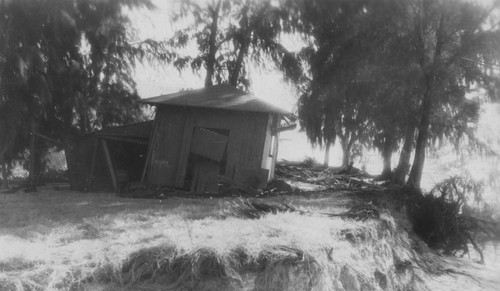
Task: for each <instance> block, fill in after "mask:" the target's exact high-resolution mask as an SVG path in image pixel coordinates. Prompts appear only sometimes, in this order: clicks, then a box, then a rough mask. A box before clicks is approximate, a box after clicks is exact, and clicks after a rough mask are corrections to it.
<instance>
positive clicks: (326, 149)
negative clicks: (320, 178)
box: [323, 141, 332, 167]
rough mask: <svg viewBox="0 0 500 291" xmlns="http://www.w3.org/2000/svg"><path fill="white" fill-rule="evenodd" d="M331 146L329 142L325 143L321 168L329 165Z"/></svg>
mask: <svg viewBox="0 0 500 291" xmlns="http://www.w3.org/2000/svg"><path fill="white" fill-rule="evenodd" d="M331 145H332V142H331V141H327V142H326V146H325V160H324V161H323V166H325V167H328V166H329V165H330V147H331Z"/></svg>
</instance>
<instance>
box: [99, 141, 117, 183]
mask: <svg viewBox="0 0 500 291" xmlns="http://www.w3.org/2000/svg"><path fill="white" fill-rule="evenodd" d="M101 141H102V147H103V149H104V155H105V156H106V162H107V163H108V169H109V173H110V174H111V180H112V181H113V187H114V188H115V191H118V180H117V179H116V174H115V168H114V167H113V161H112V160H111V155H110V153H109V148H108V143H107V142H106V140H105V139H101Z"/></svg>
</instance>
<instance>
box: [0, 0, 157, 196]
mask: <svg viewBox="0 0 500 291" xmlns="http://www.w3.org/2000/svg"><path fill="white" fill-rule="evenodd" d="M124 8H149V9H151V8H153V5H152V4H151V3H150V1H149V0H109V1H98V0H18V1H6V0H1V1H0V92H1V95H0V110H5V111H8V112H9V113H10V114H9V115H3V116H2V118H3V119H5V120H2V123H4V124H7V125H8V126H6V127H5V129H4V130H3V132H2V133H0V134H1V135H2V136H9V137H10V138H9V140H23V139H24V140H25V139H26V138H25V137H26V136H27V135H30V134H31V135H32V134H33V133H34V132H37V133H40V134H43V135H45V136H48V137H50V138H52V139H54V140H60V141H61V140H63V139H64V137H65V136H69V135H73V134H75V133H89V132H91V131H93V130H96V129H99V128H102V127H105V126H110V125H119V124H124V123H128V122H132V121H137V120H141V119H143V114H142V110H141V107H140V105H139V104H138V103H137V100H138V99H139V97H138V95H137V91H136V89H135V82H134V80H133V79H132V74H131V73H132V69H133V67H134V65H135V62H136V61H137V60H143V59H146V58H148V57H150V56H151V55H154V54H157V55H160V53H164V50H163V47H162V46H161V44H158V43H156V42H153V41H150V40H147V41H143V42H139V43H136V44H130V43H129V40H130V37H129V28H130V20H129V18H128V17H127V16H126V14H125V13H124ZM161 57H165V55H161ZM2 129H3V128H2ZM2 139H3V138H2ZM26 146H27V144H26V143H24V144H22V146H19V147H16V148H15V150H16V151H17V152H19V153H22V152H24V150H25V148H26ZM31 147H32V148H31V150H30V152H31V153H33V152H34V149H33V148H34V147H35V146H34V144H33V142H32V144H31ZM44 147H45V148H46V147H47V145H46V144H45V143H37V148H38V149H39V150H41V149H43V148H44ZM2 150H6V152H12V151H13V150H14V148H13V146H12V143H11V144H5V145H4V144H2ZM42 152H43V150H42ZM0 154H2V152H1V151H0ZM13 156H14V155H13V154H9V155H5V154H3V155H0V163H1V162H3V161H2V159H5V158H7V159H10V158H12V157H13ZM32 160H33V159H32ZM30 172H31V173H30V175H31V176H34V174H33V168H32V169H31V170H30ZM33 179H34V178H32V180H33ZM32 187H34V181H32Z"/></svg>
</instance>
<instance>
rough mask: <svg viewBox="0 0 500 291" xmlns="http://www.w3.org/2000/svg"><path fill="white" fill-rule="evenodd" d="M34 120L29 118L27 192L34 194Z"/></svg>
mask: <svg viewBox="0 0 500 291" xmlns="http://www.w3.org/2000/svg"><path fill="white" fill-rule="evenodd" d="M35 152H36V151H35V118H34V117H31V136H30V163H29V178H28V180H29V183H28V189H27V191H28V192H36V180H37V179H36V169H35V168H36V167H35V163H36V160H35V159H36V157H35Z"/></svg>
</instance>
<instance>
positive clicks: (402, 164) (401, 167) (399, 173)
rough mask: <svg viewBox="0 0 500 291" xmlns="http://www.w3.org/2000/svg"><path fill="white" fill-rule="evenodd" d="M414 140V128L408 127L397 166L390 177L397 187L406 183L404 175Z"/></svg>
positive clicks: (407, 170) (407, 169) (407, 168)
mask: <svg viewBox="0 0 500 291" xmlns="http://www.w3.org/2000/svg"><path fill="white" fill-rule="evenodd" d="M414 138H415V128H414V127H413V126H410V127H409V128H408V130H407V131H406V135H405V141H404V144H403V149H402V150H401V154H400V156H399V162H398V166H397V167H396V170H395V171H394V175H393V176H392V182H393V183H395V184H398V185H404V183H405V182H406V175H407V174H408V172H409V170H410V157H411V151H412V148H413V140H414Z"/></svg>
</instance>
